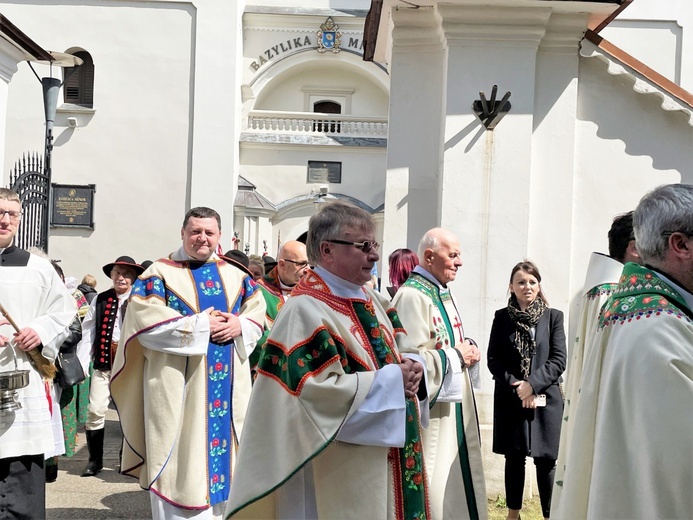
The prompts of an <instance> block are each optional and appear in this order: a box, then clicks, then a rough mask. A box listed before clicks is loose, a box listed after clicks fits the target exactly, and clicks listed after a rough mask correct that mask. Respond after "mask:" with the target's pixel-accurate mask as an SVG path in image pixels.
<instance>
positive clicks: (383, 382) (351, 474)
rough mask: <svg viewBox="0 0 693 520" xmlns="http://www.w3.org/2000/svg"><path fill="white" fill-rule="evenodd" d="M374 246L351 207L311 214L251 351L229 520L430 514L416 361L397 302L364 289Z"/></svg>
mask: <svg viewBox="0 0 693 520" xmlns="http://www.w3.org/2000/svg"><path fill="white" fill-rule="evenodd" d="M377 249H378V243H377V242H375V223H374V222H373V219H372V217H371V216H370V214H369V213H367V212H365V211H364V210H362V209H360V208H357V207H356V206H353V205H351V204H347V203H344V202H339V201H338V202H332V203H326V204H324V205H323V207H322V208H321V209H320V211H319V212H318V213H317V214H315V215H313V217H311V219H310V224H309V229H308V241H307V253H308V259H309V261H310V262H311V264H312V265H314V266H315V267H314V268H313V269H311V270H309V271H307V272H306V274H305V275H304V276H303V277H302V278H301V279H300V280H299V282H298V284H297V286H296V287H295V288H294V290H293V292H292V296H291V298H290V299H289V300H288V301H287V302H286V304H285V305H284V306H283V307H282V311H281V312H280V313H279V314H278V316H277V320H276V321H275V323H274V326H273V327H272V330H271V332H270V335H269V337H268V339H267V342H266V343H265V346H264V348H263V351H262V354H261V356H260V360H259V362H258V367H257V379H256V380H255V386H254V387H253V394H252V397H251V401H250V407H249V410H248V416H247V420H246V425H245V429H244V433H243V439H242V440H241V446H240V450H239V455H238V464H237V465H236V473H235V474H234V480H233V483H232V485H231V498H230V501H229V506H228V508H227V515H228V517H229V518H234V519H236V518H257V519H260V518H262V519H274V518H276V519H308V518H310V519H330V520H333V519H346V518H378V519H383V520H385V519H424V518H430V512H429V507H428V496H427V479H426V474H425V467H424V464H423V448H422V444H421V434H420V419H419V411H418V408H419V401H420V398H423V399H425V395H424V390H425V389H424V388H423V385H422V386H421V387H419V383H420V382H421V379H422V376H423V367H422V366H421V364H420V362H419V361H417V360H416V359H420V358H418V356H417V355H416V354H413V358H414V359H412V358H409V357H405V354H403V350H407V343H406V336H405V333H404V331H403V330H402V328H401V325H400V323H399V319H398V318H397V314H396V312H395V310H394V309H393V308H392V307H391V306H390V305H389V302H387V300H385V299H384V298H383V297H381V296H380V295H379V294H377V293H375V292H374V291H372V290H371V289H369V288H366V287H364V284H365V283H366V282H368V281H369V280H370V278H371V274H370V273H371V269H372V268H373V264H374V262H377V260H378V258H379V257H378V253H377ZM414 352H415V350H414ZM424 402H425V401H424ZM422 408H423V409H424V412H425V411H427V410H426V409H425V408H424V407H423V406H422Z"/></svg>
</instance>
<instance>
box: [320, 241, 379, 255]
mask: <svg viewBox="0 0 693 520" xmlns="http://www.w3.org/2000/svg"><path fill="white" fill-rule="evenodd" d="M325 242H329V243H330V244H344V245H345V246H354V247H355V248H356V249H360V250H361V251H363V252H364V253H371V252H373V253H375V252H376V251H377V250H378V248H379V247H380V244H378V243H377V242H376V241H375V240H365V241H363V242H348V241H346V240H336V239H334V240H325Z"/></svg>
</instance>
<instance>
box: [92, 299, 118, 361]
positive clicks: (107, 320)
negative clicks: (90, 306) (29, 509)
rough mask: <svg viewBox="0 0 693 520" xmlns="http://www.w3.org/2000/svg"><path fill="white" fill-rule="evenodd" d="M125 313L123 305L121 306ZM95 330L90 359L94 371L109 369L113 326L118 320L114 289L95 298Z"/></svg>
mask: <svg viewBox="0 0 693 520" xmlns="http://www.w3.org/2000/svg"><path fill="white" fill-rule="evenodd" d="M123 312H125V304H123ZM95 317H96V329H95V330H94V343H93V344H92V349H91V353H92V359H93V360H94V368H95V369H96V370H110V369H111V362H112V360H111V342H112V338H113V326H114V325H115V320H116V319H117V318H118V295H117V294H116V292H115V289H109V290H108V291H105V292H102V293H101V294H99V295H98V296H97V297H96V313H95Z"/></svg>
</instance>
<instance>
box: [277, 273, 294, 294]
mask: <svg viewBox="0 0 693 520" xmlns="http://www.w3.org/2000/svg"><path fill="white" fill-rule="evenodd" d="M277 280H278V281H279V287H280V288H281V290H282V293H285V294H288V293H290V292H291V291H293V290H294V287H296V284H294V285H286V284H285V283H284V282H282V279H281V277H280V276H279V273H277Z"/></svg>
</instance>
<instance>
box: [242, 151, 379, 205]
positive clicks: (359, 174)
mask: <svg viewBox="0 0 693 520" xmlns="http://www.w3.org/2000/svg"><path fill="white" fill-rule="evenodd" d="M309 160H310V161H339V162H341V163H342V182H341V183H332V184H328V186H329V190H330V192H332V193H341V194H344V195H350V196H352V197H354V198H356V199H359V200H361V201H362V202H364V203H366V204H368V205H369V206H371V207H372V208H375V207H377V206H379V205H380V204H382V202H383V200H384V197H385V195H384V192H385V149H384V148H367V147H364V148H358V147H353V148H351V147H350V148H348V149H344V148H342V147H339V146H335V147H332V146H315V147H305V146H281V145H269V146H266V145H265V146H263V145H249V144H247V143H244V144H243V146H242V147H241V163H242V166H241V175H243V177H245V178H246V179H248V180H249V181H250V182H252V183H253V184H255V185H256V186H257V191H258V192H260V193H262V195H264V196H265V197H267V198H268V199H269V200H270V201H271V202H272V203H273V204H275V205H276V204H279V203H281V202H284V201H286V200H289V199H291V198H294V197H299V196H302V195H308V194H309V193H310V191H311V189H316V190H317V189H318V188H319V186H320V185H321V184H322V183H308V182H307V172H308V161H309Z"/></svg>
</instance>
